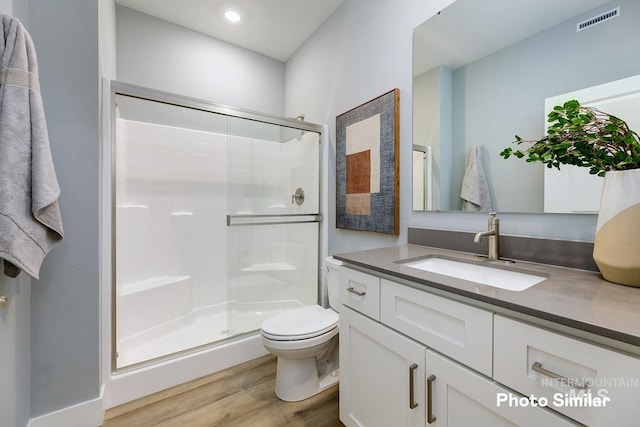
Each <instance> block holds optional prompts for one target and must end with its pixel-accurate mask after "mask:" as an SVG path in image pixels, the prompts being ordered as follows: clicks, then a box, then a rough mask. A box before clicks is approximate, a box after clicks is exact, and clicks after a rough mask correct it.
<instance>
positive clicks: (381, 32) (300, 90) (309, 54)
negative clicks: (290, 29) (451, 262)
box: [285, 0, 451, 253]
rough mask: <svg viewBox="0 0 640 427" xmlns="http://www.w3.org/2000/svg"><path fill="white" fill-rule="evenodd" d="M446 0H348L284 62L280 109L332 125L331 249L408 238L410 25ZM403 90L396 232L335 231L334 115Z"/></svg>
mask: <svg viewBox="0 0 640 427" xmlns="http://www.w3.org/2000/svg"><path fill="white" fill-rule="evenodd" d="M450 3H451V0H437V1H435V0H434V1H424V0H405V1H401V2H390V1H388V0H345V1H344V3H343V4H342V5H341V6H340V8H338V10H336V12H335V13H334V14H333V15H332V16H331V17H330V18H329V19H328V20H327V22H326V23H325V24H324V25H322V27H320V28H319V29H318V30H317V31H316V32H315V33H314V35H313V36H312V37H311V38H310V39H309V40H308V41H307V42H306V43H305V44H304V45H303V46H302V47H301V48H300V49H299V50H298V51H297V52H296V53H295V54H294V56H293V57H292V58H290V59H289V61H287V66H286V76H287V80H286V87H285V96H286V102H285V114H286V115H292V114H294V112H296V111H297V112H300V111H304V112H305V114H306V119H307V120H309V121H311V122H315V123H323V124H324V123H326V124H328V125H329V128H330V132H329V135H330V139H331V147H330V158H329V161H328V165H329V189H328V190H329V206H328V214H327V217H326V221H328V224H329V253H339V252H345V251H349V250H358V249H365V248H372V247H380V246H391V245H397V244H402V243H406V241H407V225H408V224H409V223H410V218H411V182H412V179H411V164H412V157H411V156H412V154H411V146H412V138H411V110H412V106H411V98H412V97H411V90H412V74H413V73H412V36H413V28H415V27H416V26H417V25H418V24H420V23H422V22H423V21H425V20H426V19H428V18H429V17H431V16H433V15H434V14H435V13H436V12H437V11H438V10H440V9H443V8H444V7H445V6H447V5H448V4H450ZM393 88H399V89H400V151H401V155H400V169H401V172H400V236H398V237H397V236H388V235H383V234H377V233H368V232H361V231H350V230H337V229H335V187H336V185H335V184H336V183H335V118H336V116H337V115H339V114H341V113H343V112H345V111H348V110H350V109H351V108H353V107H355V106H358V105H360V104H362V103H363V102H366V101H368V100H370V99H372V98H375V97H377V96H379V95H381V94H383V93H386V92H388V91H389V90H391V89H393Z"/></svg>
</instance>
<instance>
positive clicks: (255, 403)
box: [103, 355, 344, 427]
mask: <svg viewBox="0 0 640 427" xmlns="http://www.w3.org/2000/svg"><path fill="white" fill-rule="evenodd" d="M275 378H276V358H275V357H273V356H271V355H267V356H264V357H261V358H259V359H255V360H252V361H249V362H246V363H243V364H241V365H238V366H234V367H233V368H229V369H226V370H224V371H220V372H217V373H215V374H212V375H209V376H207V377H203V378H199V379H197V380H194V381H191V382H189V383H186V384H182V385H179V386H176V387H173V388H170V389H167V390H164V391H161V392H158V393H155V394H152V395H150V396H146V397H143V398H141V399H138V400H135V401H133V402H129V403H126V404H124V405H121V406H118V407H115V408H111V409H109V410H108V411H107V413H106V414H105V421H104V424H103V426H104V427H124V426H126V427H130V426H131V427H157V426H162V427H178V426H180V427H191V426H194V427H201V426H243V427H245V426H246V427H279V426H288V427H302V426H307V427H335V426H344V424H342V423H341V422H340V420H339V416H338V386H334V387H332V388H330V389H328V390H325V391H324V392H322V393H320V394H317V395H316V396H313V397H311V398H309V399H307V400H304V401H302V402H283V401H281V400H279V399H278V398H277V397H276V395H275V393H274V389H275V381H276V380H275Z"/></svg>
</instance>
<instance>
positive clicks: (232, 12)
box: [224, 9, 242, 24]
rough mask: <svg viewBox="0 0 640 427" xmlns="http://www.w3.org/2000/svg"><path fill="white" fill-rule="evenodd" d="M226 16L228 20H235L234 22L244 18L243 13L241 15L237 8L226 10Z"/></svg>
mask: <svg viewBox="0 0 640 427" xmlns="http://www.w3.org/2000/svg"><path fill="white" fill-rule="evenodd" d="M224 17H225V18H227V21H229V22H233V23H234V24H235V23H236V22H240V20H241V19H242V15H240V12H238V11H237V10H236V9H227V10H225V11H224Z"/></svg>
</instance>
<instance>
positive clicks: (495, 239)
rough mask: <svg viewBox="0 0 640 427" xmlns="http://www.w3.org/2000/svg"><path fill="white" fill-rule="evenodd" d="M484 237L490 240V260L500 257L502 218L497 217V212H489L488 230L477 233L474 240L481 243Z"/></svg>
mask: <svg viewBox="0 0 640 427" xmlns="http://www.w3.org/2000/svg"><path fill="white" fill-rule="evenodd" d="M483 237H486V238H487V240H488V241H489V260H491V261H494V260H497V259H499V258H500V220H499V219H498V218H496V213H495V212H491V213H489V227H488V231H481V232H479V233H476V236H475V237H474V238H473V241H474V242H476V243H480V241H481V240H482V238H483Z"/></svg>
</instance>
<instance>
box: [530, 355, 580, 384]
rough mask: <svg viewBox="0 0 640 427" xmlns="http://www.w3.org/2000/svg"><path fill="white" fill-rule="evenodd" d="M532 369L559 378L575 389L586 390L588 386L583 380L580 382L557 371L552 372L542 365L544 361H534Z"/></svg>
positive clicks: (555, 378)
mask: <svg viewBox="0 0 640 427" xmlns="http://www.w3.org/2000/svg"><path fill="white" fill-rule="evenodd" d="M531 370H532V371H534V372H537V373H539V374H542V375H544V376H546V377H549V378H552V379H554V380H558V381H559V382H561V383H562V384H566V385H568V386H570V387H573V388H575V389H578V390H586V389H587V388H588V387H587V386H586V385H584V384H582V381H580V382H578V381H576V380H572V379H570V378H567V377H563V376H562V375H558V374H556V373H555V372H551V371H549V370H547V369H544V368H543V367H542V363H540V362H534V364H533V365H531Z"/></svg>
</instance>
